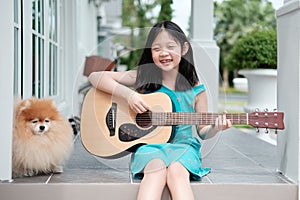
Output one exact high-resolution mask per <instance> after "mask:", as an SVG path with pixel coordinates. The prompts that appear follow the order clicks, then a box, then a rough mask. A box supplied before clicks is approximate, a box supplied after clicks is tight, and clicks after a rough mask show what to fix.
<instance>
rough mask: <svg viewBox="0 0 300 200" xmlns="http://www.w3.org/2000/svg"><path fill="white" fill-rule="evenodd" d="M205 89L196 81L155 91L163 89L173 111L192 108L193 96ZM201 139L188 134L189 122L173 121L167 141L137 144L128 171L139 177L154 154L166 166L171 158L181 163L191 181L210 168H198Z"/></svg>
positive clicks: (191, 110) (199, 166)
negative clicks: (188, 85)
mask: <svg viewBox="0 0 300 200" xmlns="http://www.w3.org/2000/svg"><path fill="white" fill-rule="evenodd" d="M204 90H205V87H204V85H203V84H202V85H198V86H196V87H194V88H192V89H190V90H186V91H174V90H171V89H169V88H167V87H165V86H162V87H161V88H160V89H159V90H157V92H163V93H166V94H167V95H168V96H169V97H170V98H171V100H172V103H173V112H195V110H194V98H195V96H196V95H197V94H199V93H201V92H203V91H204ZM200 147H201V143H200V142H199V140H198V139H197V138H196V137H193V135H192V125H176V126H174V127H173V138H172V140H171V141H169V142H168V143H162V144H147V145H143V146H141V147H139V148H138V149H137V150H136V152H135V153H134V154H133V156H132V161H131V166H130V167H131V172H132V175H133V177H134V178H136V179H141V178H143V169H144V167H145V166H146V165H147V163H148V162H150V161H151V160H153V159H155V158H158V159H161V160H163V161H164V162H165V164H166V166H169V165H170V164H171V163H172V162H179V163H181V164H182V165H183V166H184V167H185V168H186V169H187V170H188V171H189V172H190V175H191V176H190V179H191V180H193V181H199V180H201V177H203V176H205V175H206V174H208V173H209V172H210V169H209V168H202V167H201V164H202V159H201V153H200Z"/></svg>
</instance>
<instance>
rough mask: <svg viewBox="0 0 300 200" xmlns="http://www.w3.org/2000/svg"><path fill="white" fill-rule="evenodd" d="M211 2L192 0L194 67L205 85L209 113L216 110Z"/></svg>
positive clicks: (216, 61)
mask: <svg viewBox="0 0 300 200" xmlns="http://www.w3.org/2000/svg"><path fill="white" fill-rule="evenodd" d="M213 13H214V10H213V0H201V1H199V0H192V17H191V19H192V20H191V21H192V24H191V31H192V47H193V50H194V60H195V66H196V69H197V71H198V75H199V78H200V79H201V82H203V83H204V84H205V85H206V88H207V94H208V101H209V105H208V106H209V111H212V112H216V111H217V110H218V93H219V47H218V46H217V45H216V42H215V41H214V40H213Z"/></svg>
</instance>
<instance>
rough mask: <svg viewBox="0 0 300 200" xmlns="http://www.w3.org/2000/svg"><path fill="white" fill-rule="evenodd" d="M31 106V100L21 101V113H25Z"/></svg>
mask: <svg viewBox="0 0 300 200" xmlns="http://www.w3.org/2000/svg"><path fill="white" fill-rule="evenodd" d="M30 105H31V102H30V100H29V99H25V100H23V101H21V103H20V106H19V111H23V110H25V109H26V108H28V107H29V106H30Z"/></svg>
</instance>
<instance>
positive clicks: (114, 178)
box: [13, 128, 289, 184]
mask: <svg viewBox="0 0 300 200" xmlns="http://www.w3.org/2000/svg"><path fill="white" fill-rule="evenodd" d="M253 134H255V133H253ZM279 134H280V133H279ZM203 154H204V158H203V166H204V167H210V168H212V171H211V173H210V174H209V175H207V176H206V177H204V178H203V180H202V183H262V184H264V183H265V184H270V183H271V184H273V183H274V184H285V183H287V184H288V183H289V182H288V181H287V180H286V179H285V178H284V177H282V176H281V175H280V174H279V173H277V172H276V164H277V163H276V146H274V145H272V144H269V143H267V142H265V141H262V140H260V139H257V138H256V137H254V136H252V135H251V134H248V133H245V132H242V131H241V130H240V129H237V128H231V129H230V130H227V131H224V132H223V133H221V134H220V135H218V136H217V138H215V139H214V140H212V141H208V142H205V143H204V144H203ZM129 158H130V156H127V157H123V158H122V159H116V160H107V159H102V158H98V157H95V156H93V155H91V154H90V153H88V152H87V151H86V150H85V148H84V147H83V146H82V144H81V141H80V137H79V136H77V138H76V140H75V148H74V152H73V154H72V156H71V158H70V160H69V161H68V162H67V163H66V166H65V167H64V172H63V173H61V174H51V175H41V176H35V177H25V178H17V179H15V180H14V182H13V183H130V182H131V179H130V176H129V170H128V166H129Z"/></svg>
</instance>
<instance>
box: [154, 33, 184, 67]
mask: <svg viewBox="0 0 300 200" xmlns="http://www.w3.org/2000/svg"><path fill="white" fill-rule="evenodd" d="M187 48H188V47H187ZM187 48H186V47H184V50H182V47H181V45H180V43H179V41H177V40H176V39H175V38H174V37H172V35H171V34H170V33H168V32H167V31H165V30H163V31H162V32H160V33H159V34H158V35H157V36H156V38H155V40H154V41H153V44H152V46H151V53H152V59H153V61H154V63H155V64H156V65H157V66H158V67H159V68H161V69H162V70H163V71H169V70H173V69H176V70H178V67H179V63H180V60H181V55H184V54H185V53H186V52H187Z"/></svg>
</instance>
